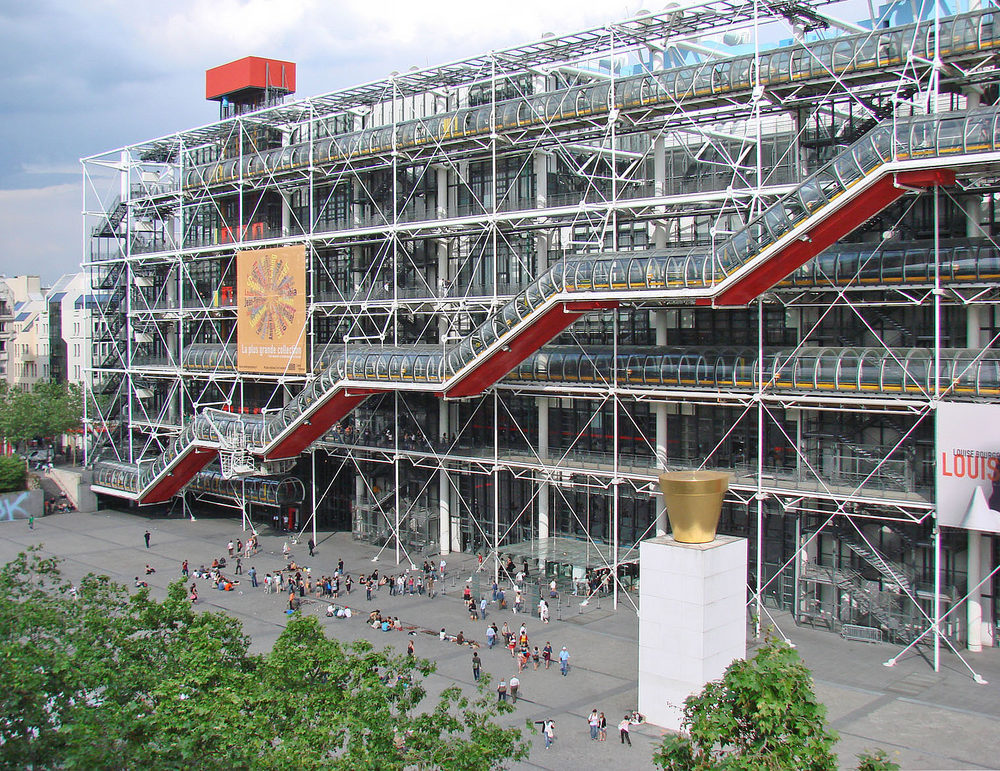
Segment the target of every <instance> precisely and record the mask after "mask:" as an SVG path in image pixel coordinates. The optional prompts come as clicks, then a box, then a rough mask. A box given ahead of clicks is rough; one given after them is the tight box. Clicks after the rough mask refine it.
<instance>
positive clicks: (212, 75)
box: [205, 56, 295, 101]
mask: <svg viewBox="0 0 1000 771" xmlns="http://www.w3.org/2000/svg"><path fill="white" fill-rule="evenodd" d="M266 88H272V89H276V90H279V91H284V92H285V93H286V94H292V93H295V62H283V61H281V60H280V59H264V58H262V57H260V56H246V57H244V58H242V59H237V60H236V61H235V62H229V64H223V65H221V66H219V67H213V68H212V69H210V70H206V71H205V98H206V99H211V100H215V101H218V100H220V99H222V97H224V96H225V97H229V98H230V101H233V97H236V101H238V100H239V97H240V95H241V93H243V92H251V91H263V90H264V89H266Z"/></svg>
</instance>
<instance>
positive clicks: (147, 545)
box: [142, 530, 149, 549]
mask: <svg viewBox="0 0 1000 771" xmlns="http://www.w3.org/2000/svg"><path fill="white" fill-rule="evenodd" d="M142 537H143V538H144V539H145V540H146V548H147V549H148V548H149V531H148V530H147V531H146V532H145V534H144V535H143V536H142Z"/></svg>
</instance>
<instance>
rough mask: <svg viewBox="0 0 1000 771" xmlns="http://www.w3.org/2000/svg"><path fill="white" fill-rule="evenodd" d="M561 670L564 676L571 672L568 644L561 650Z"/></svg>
mask: <svg viewBox="0 0 1000 771" xmlns="http://www.w3.org/2000/svg"><path fill="white" fill-rule="evenodd" d="M559 671H560V672H562V676H563V677H566V673H567V672H569V651H568V650H566V646H565V645H564V646H563V649H562V650H561V651H559Z"/></svg>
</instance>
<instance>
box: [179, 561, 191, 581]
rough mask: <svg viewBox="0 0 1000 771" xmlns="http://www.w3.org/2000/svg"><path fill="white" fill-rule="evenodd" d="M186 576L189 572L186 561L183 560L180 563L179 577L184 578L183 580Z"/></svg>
mask: <svg viewBox="0 0 1000 771" xmlns="http://www.w3.org/2000/svg"><path fill="white" fill-rule="evenodd" d="M188 574H189V571H188V561H187V560H184V561H183V562H182V563H181V575H182V576H184V577H185V578H187V577H188Z"/></svg>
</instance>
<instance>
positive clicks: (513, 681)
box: [510, 675, 521, 704]
mask: <svg viewBox="0 0 1000 771" xmlns="http://www.w3.org/2000/svg"><path fill="white" fill-rule="evenodd" d="M520 687H521V680H520V679H519V678H518V676H517V675H514V676H513V677H511V678H510V700H511V703H512V704H517V689H518V688H520Z"/></svg>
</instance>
